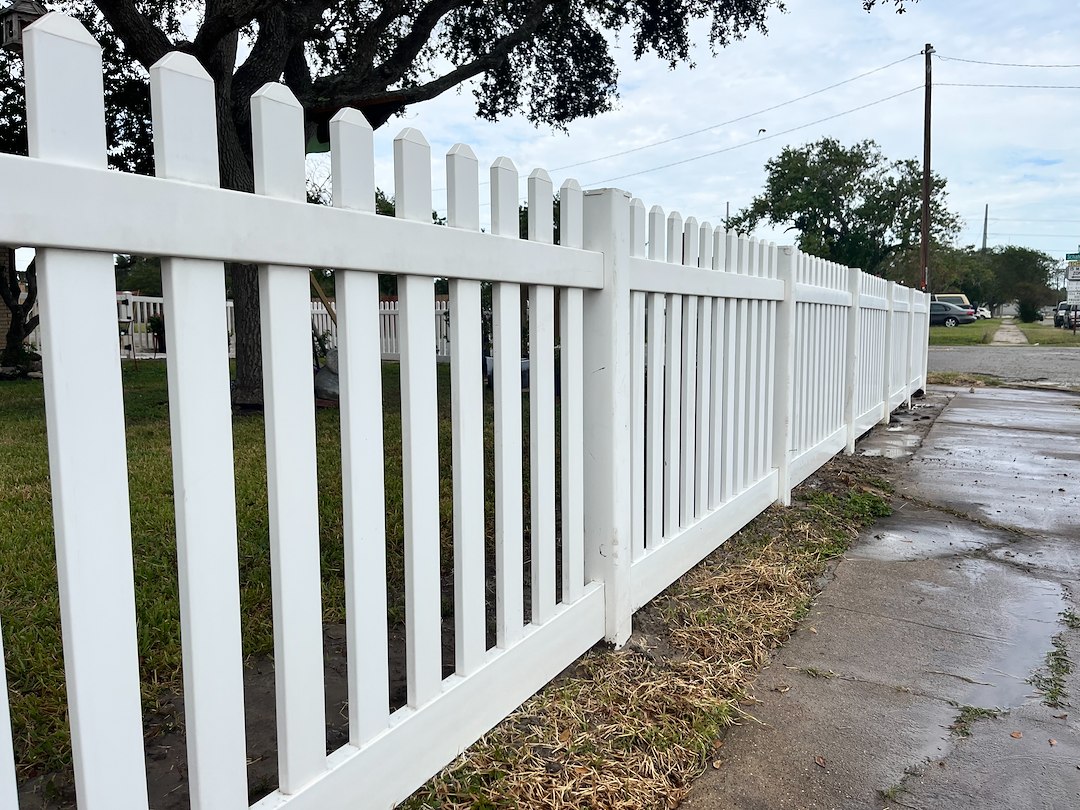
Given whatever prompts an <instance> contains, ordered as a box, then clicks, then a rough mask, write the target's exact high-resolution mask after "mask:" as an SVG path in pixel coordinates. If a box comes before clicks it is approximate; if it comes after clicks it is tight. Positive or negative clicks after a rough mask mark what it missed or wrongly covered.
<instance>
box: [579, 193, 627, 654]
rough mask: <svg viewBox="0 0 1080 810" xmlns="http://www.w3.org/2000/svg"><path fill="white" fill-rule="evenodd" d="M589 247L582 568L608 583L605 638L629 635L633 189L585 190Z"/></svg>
mask: <svg viewBox="0 0 1080 810" xmlns="http://www.w3.org/2000/svg"><path fill="white" fill-rule="evenodd" d="M584 247H585V249H586V250H595V251H599V252H602V253H603V254H604V287H603V289H600V290H589V291H587V292H586V293H585V301H584V317H585V330H584V354H585V503H587V504H589V509H588V510H587V511H586V513H585V542H586V548H585V576H586V579H589V580H600V581H603V583H604V589H605V600H606V607H607V620H606V633H605V637H606V638H607V640H608V641H610V642H612V643H614V644H617V645H622V644H625V643H626V641H627V640H628V639H629V638H630V631H631V617H632V613H633V611H632V603H631V593H630V562H631V545H630V495H631V476H630V453H631V450H630V446H631V442H630V403H629V401H628V399H629V397H628V395H629V391H630V287H629V260H630V195H629V194H627V193H626V192H624V191H619V190H618V189H610V188H609V189H601V190H598V191H590V192H587V193H586V195H585V239H584Z"/></svg>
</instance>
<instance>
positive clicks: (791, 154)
mask: <svg viewBox="0 0 1080 810" xmlns="http://www.w3.org/2000/svg"><path fill="white" fill-rule="evenodd" d="M765 172H766V180H765V191H764V192H762V193H761V194H759V195H758V196H756V197H754V199H753V200H752V201H751V203H750V205H749V206H747V207H746V208H745V209H743V210H742V211H739V212H738V213H736V214H735V215H733V216H732V217H730V218H729V219H728V220H727V221H726V227H728V228H729V229H734V230H736V231H738V232H740V233H750V232H751V231H752V230H753V229H754V228H755V227H757V226H758V224H759V223H761V222H762V221H764V222H767V223H769V224H770V225H787V226H788V229H789V230H795V231H797V232H798V237H797V240H796V241H797V243H798V246H799V248H800V249H801V250H803V251H805V252H806V253H810V254H812V255H814V256H819V257H821V258H823V259H829V260H830V261H834V262H838V263H840V264H844V265H847V266H848V267H858V268H860V269H862V270H865V271H866V272H868V273H874V274H876V275H882V276H889V277H893V276H895V275H898V274H899V272H900V268H901V267H902V265H903V259H904V258H905V257H906V256H908V255H909V254H910V253H911V252H912V251H913V250H914V251H916V252H917V250H918V246H919V239H920V236H919V233H920V225H921V222H922V213H921V204H922V203H921V200H922V168H921V167H920V165H919V164H918V162H917V161H915V160H912V159H909V160H889V159H888V158H886V157H885V155H884V154H883V153H882V151H881V148H880V147H879V146H878V145H877V144H876V143H875V142H874V141H871V140H865V141H861V142H859V143H857V144H855V145H854V146H850V147H845V146H844V145H842V144H841V143H840V142H839V141H838V140H836V139H835V138H822V139H821V140H819V141H815V142H814V143H809V144H806V145H804V146H799V147H786V148H785V149H784V150H783V151H782V152H781V153H780V154H779V155H777V156H776V157H774V158H770V159H769V160H768V162H766V164H765ZM930 212H931V220H930V223H931V226H930V236H931V240H932V243H933V244H935V245H938V246H944V245H949V244H951V243H952V241H953V239H954V238H955V236H956V234H957V233H958V232H959V230H960V218H959V217H957V216H956V215H955V214H953V213H951V212H950V211H949V210H948V209H947V207H946V201H945V178H943V177H941V176H940V175H937V174H935V175H933V177H932V179H931V198H930ZM890 271H893V272H892V273H890Z"/></svg>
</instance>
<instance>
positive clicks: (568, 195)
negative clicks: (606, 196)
mask: <svg viewBox="0 0 1080 810" xmlns="http://www.w3.org/2000/svg"><path fill="white" fill-rule="evenodd" d="M584 228H585V194H584V193H583V192H582V190H581V184H580V183H578V181H577V180H574V179H573V178H571V179H569V180H566V181H564V182H563V184H562V187H561V188H560V189H559V244H561V245H562V246H563V247H572V248H580V247H581V246H582V245H583V244H584V242H585V231H584Z"/></svg>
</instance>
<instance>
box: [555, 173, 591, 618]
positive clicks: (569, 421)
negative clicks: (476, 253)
mask: <svg viewBox="0 0 1080 810" xmlns="http://www.w3.org/2000/svg"><path fill="white" fill-rule="evenodd" d="M583 197H584V195H583V194H582V191H581V186H580V185H578V182H577V181H576V180H567V181H565V182H564V183H563V185H562V189H561V193H560V196H559V238H560V241H561V244H563V245H564V246H566V247H569V248H578V249H580V248H581V246H582V244H583V241H584V233H583V231H584V219H583V207H584V203H583ZM559 328H560V333H559V334H560V345H561V347H562V348H561V352H560V365H561V368H560V371H561V374H562V380H561V397H560V403H561V412H562V491H561V493H560V495H561V507H562V587H563V591H562V595H563V602H564V603H565V604H573V603H575V602H577V600H578V599H580V598H581V595H582V593H583V591H584V584H585V516H584V510H585V504H584V498H585V492H584V476H585V471H584V459H583V457H582V449H581V448H582V443H583V441H584V435H583V434H584V425H583V418H584V411H585V404H584V400H583V382H584V377H583V366H582V342H583V337H582V292H581V290H580V289H576V288H573V287H571V288H568V289H564V290H562V291H561V292H560V294H559Z"/></svg>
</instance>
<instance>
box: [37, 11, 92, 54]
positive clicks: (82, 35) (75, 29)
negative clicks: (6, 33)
mask: <svg viewBox="0 0 1080 810" xmlns="http://www.w3.org/2000/svg"><path fill="white" fill-rule="evenodd" d="M31 32H34V34H33V37H32V38H34V39H38V38H40V37H43V36H46V35H47V36H52V37H58V38H60V39H66V40H69V41H71V42H77V43H79V44H81V45H89V46H91V47H93V48H98V47H99V46H98V43H97V40H96V39H94V37H93V36H92V35H91V34H90V32H89V31H87V30H86V28H85V27H84V26H83V24H82V23H81V22H79V21H78V20H76V19H75V18H74V17H69V16H68V15H67V14H62V13H61V12H59V11H50V12H49V13H47V14H46V15H45V16H43V17H41V18H39V19H37V20H35V21H34V22H33V23H31V24H30V25H28V26H27V27H26V30H24V31H23V36H24V37H28V36H30V34H31Z"/></svg>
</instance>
